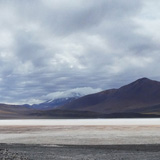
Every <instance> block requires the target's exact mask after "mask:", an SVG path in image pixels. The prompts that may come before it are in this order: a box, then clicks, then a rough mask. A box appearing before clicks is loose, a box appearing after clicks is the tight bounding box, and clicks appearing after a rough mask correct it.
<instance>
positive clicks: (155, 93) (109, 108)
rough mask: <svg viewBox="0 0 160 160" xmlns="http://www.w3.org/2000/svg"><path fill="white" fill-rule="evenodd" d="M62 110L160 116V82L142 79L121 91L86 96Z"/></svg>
mask: <svg viewBox="0 0 160 160" xmlns="http://www.w3.org/2000/svg"><path fill="white" fill-rule="evenodd" d="M60 109H62V110H76V111H92V112H98V113H104V114H113V113H145V114H151V113H153V114H160V82H157V81H153V80H150V79H147V78H141V79H138V80H136V81H135V82H133V83H130V84H128V85H125V86H123V87H121V88H119V89H111V90H106V91H103V92H99V93H96V94H91V95H87V96H84V97H82V98H79V99H77V100H74V101H73V102H71V103H70V104H67V105H64V106H62V107H61V108H60Z"/></svg>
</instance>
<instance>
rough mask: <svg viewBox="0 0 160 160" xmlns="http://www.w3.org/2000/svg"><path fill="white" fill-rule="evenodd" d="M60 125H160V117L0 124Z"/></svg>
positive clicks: (0, 122) (7, 123)
mask: <svg viewBox="0 0 160 160" xmlns="http://www.w3.org/2000/svg"><path fill="white" fill-rule="evenodd" d="M14 125H19V126H22V125H23V126H43V125H44V126H59V125H63V126H65V125H84V126H90V125H98V126H99V125H160V118H150V119H142V118H139V119H125V118H124V119H52V120H50V119H36V120H35V119H29V120H23V119H22V120H0V126H14Z"/></svg>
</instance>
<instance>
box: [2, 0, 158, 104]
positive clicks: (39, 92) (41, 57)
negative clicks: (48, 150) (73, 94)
mask: <svg viewBox="0 0 160 160" xmlns="http://www.w3.org/2000/svg"><path fill="white" fill-rule="evenodd" d="M159 8H160V1H158V0H0V102H5V103H38V102H39V100H41V99H44V97H47V95H56V93H58V94H59V93H62V92H65V91H68V90H71V91H73V90H76V91H78V90H80V91H81V92H82V90H83V89H84V92H85V91H86V90H87V88H88V90H89V91H90V92H91V93H92V92H97V91H100V90H105V89H109V88H117V87H120V86H122V85H124V84H126V83H129V82H132V81H134V80H136V79H138V78H141V77H148V78H151V79H155V80H160V71H159V69H160V31H159V28H160V12H159ZM89 91H87V93H88V92H89Z"/></svg>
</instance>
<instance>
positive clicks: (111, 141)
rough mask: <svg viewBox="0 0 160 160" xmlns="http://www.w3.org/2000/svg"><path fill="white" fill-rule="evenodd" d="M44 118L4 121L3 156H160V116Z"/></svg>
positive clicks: (76, 159)
mask: <svg viewBox="0 0 160 160" xmlns="http://www.w3.org/2000/svg"><path fill="white" fill-rule="evenodd" d="M41 121H42V122H44V121H43V120H39V123H38V120H36V121H31V120H30V121H28V123H27V120H25V121H22V120H21V123H20V120H19V121H13V120H9V121H5V122H4V121H1V122H0V143H1V144H0V149H1V152H0V153H1V154H0V155H1V156H3V155H4V153H5V154H6V153H7V152H8V153H9V154H10V155H12V154H14V153H17V156H19V159H20V157H21V159H23V157H25V158H26V159H27V158H28V159H31V160H37V159H38V160H43V159H47V160H51V159H56V160H63V159H64V160H70V159H73V160H80V159H81V160H87V159H88V160H94V159H95V160H98V159H99V160H103V159H109V160H122V159H124V160H126V159H128V160H132V159H134V160H135V159H140V160H143V159H144V160H159V157H160V134H159V133H160V119H153V120H152V119H150V120H148V119H146V120H144V119H138V120H137V119H135V120H134V119H133V120H126V119H124V120H118V119H117V120H114V119H112V120H68V121H67V120H61V121H58V120H50V121H45V123H42V122H41ZM49 122H50V123H49ZM71 122H72V123H71ZM84 122H85V123H84ZM6 150H7V151H6ZM21 155H22V156H21ZM14 157H16V156H14ZM0 158H1V157H0ZM25 158H24V159H25ZM12 159H14V158H12ZM15 159H16V158H15Z"/></svg>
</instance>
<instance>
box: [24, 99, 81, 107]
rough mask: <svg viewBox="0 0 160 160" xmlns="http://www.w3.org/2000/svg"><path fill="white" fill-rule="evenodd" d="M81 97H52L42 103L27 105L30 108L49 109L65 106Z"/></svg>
mask: <svg viewBox="0 0 160 160" xmlns="http://www.w3.org/2000/svg"><path fill="white" fill-rule="evenodd" d="M77 98H79V97H68V98H58V99H53V100H52V99H51V100H48V101H45V102H43V103H40V104H33V105H25V106H28V107H29V108H33V109H37V110H49V109H53V108H57V107H59V106H63V105H65V104H69V103H70V102H72V101H73V100H76V99H77Z"/></svg>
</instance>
